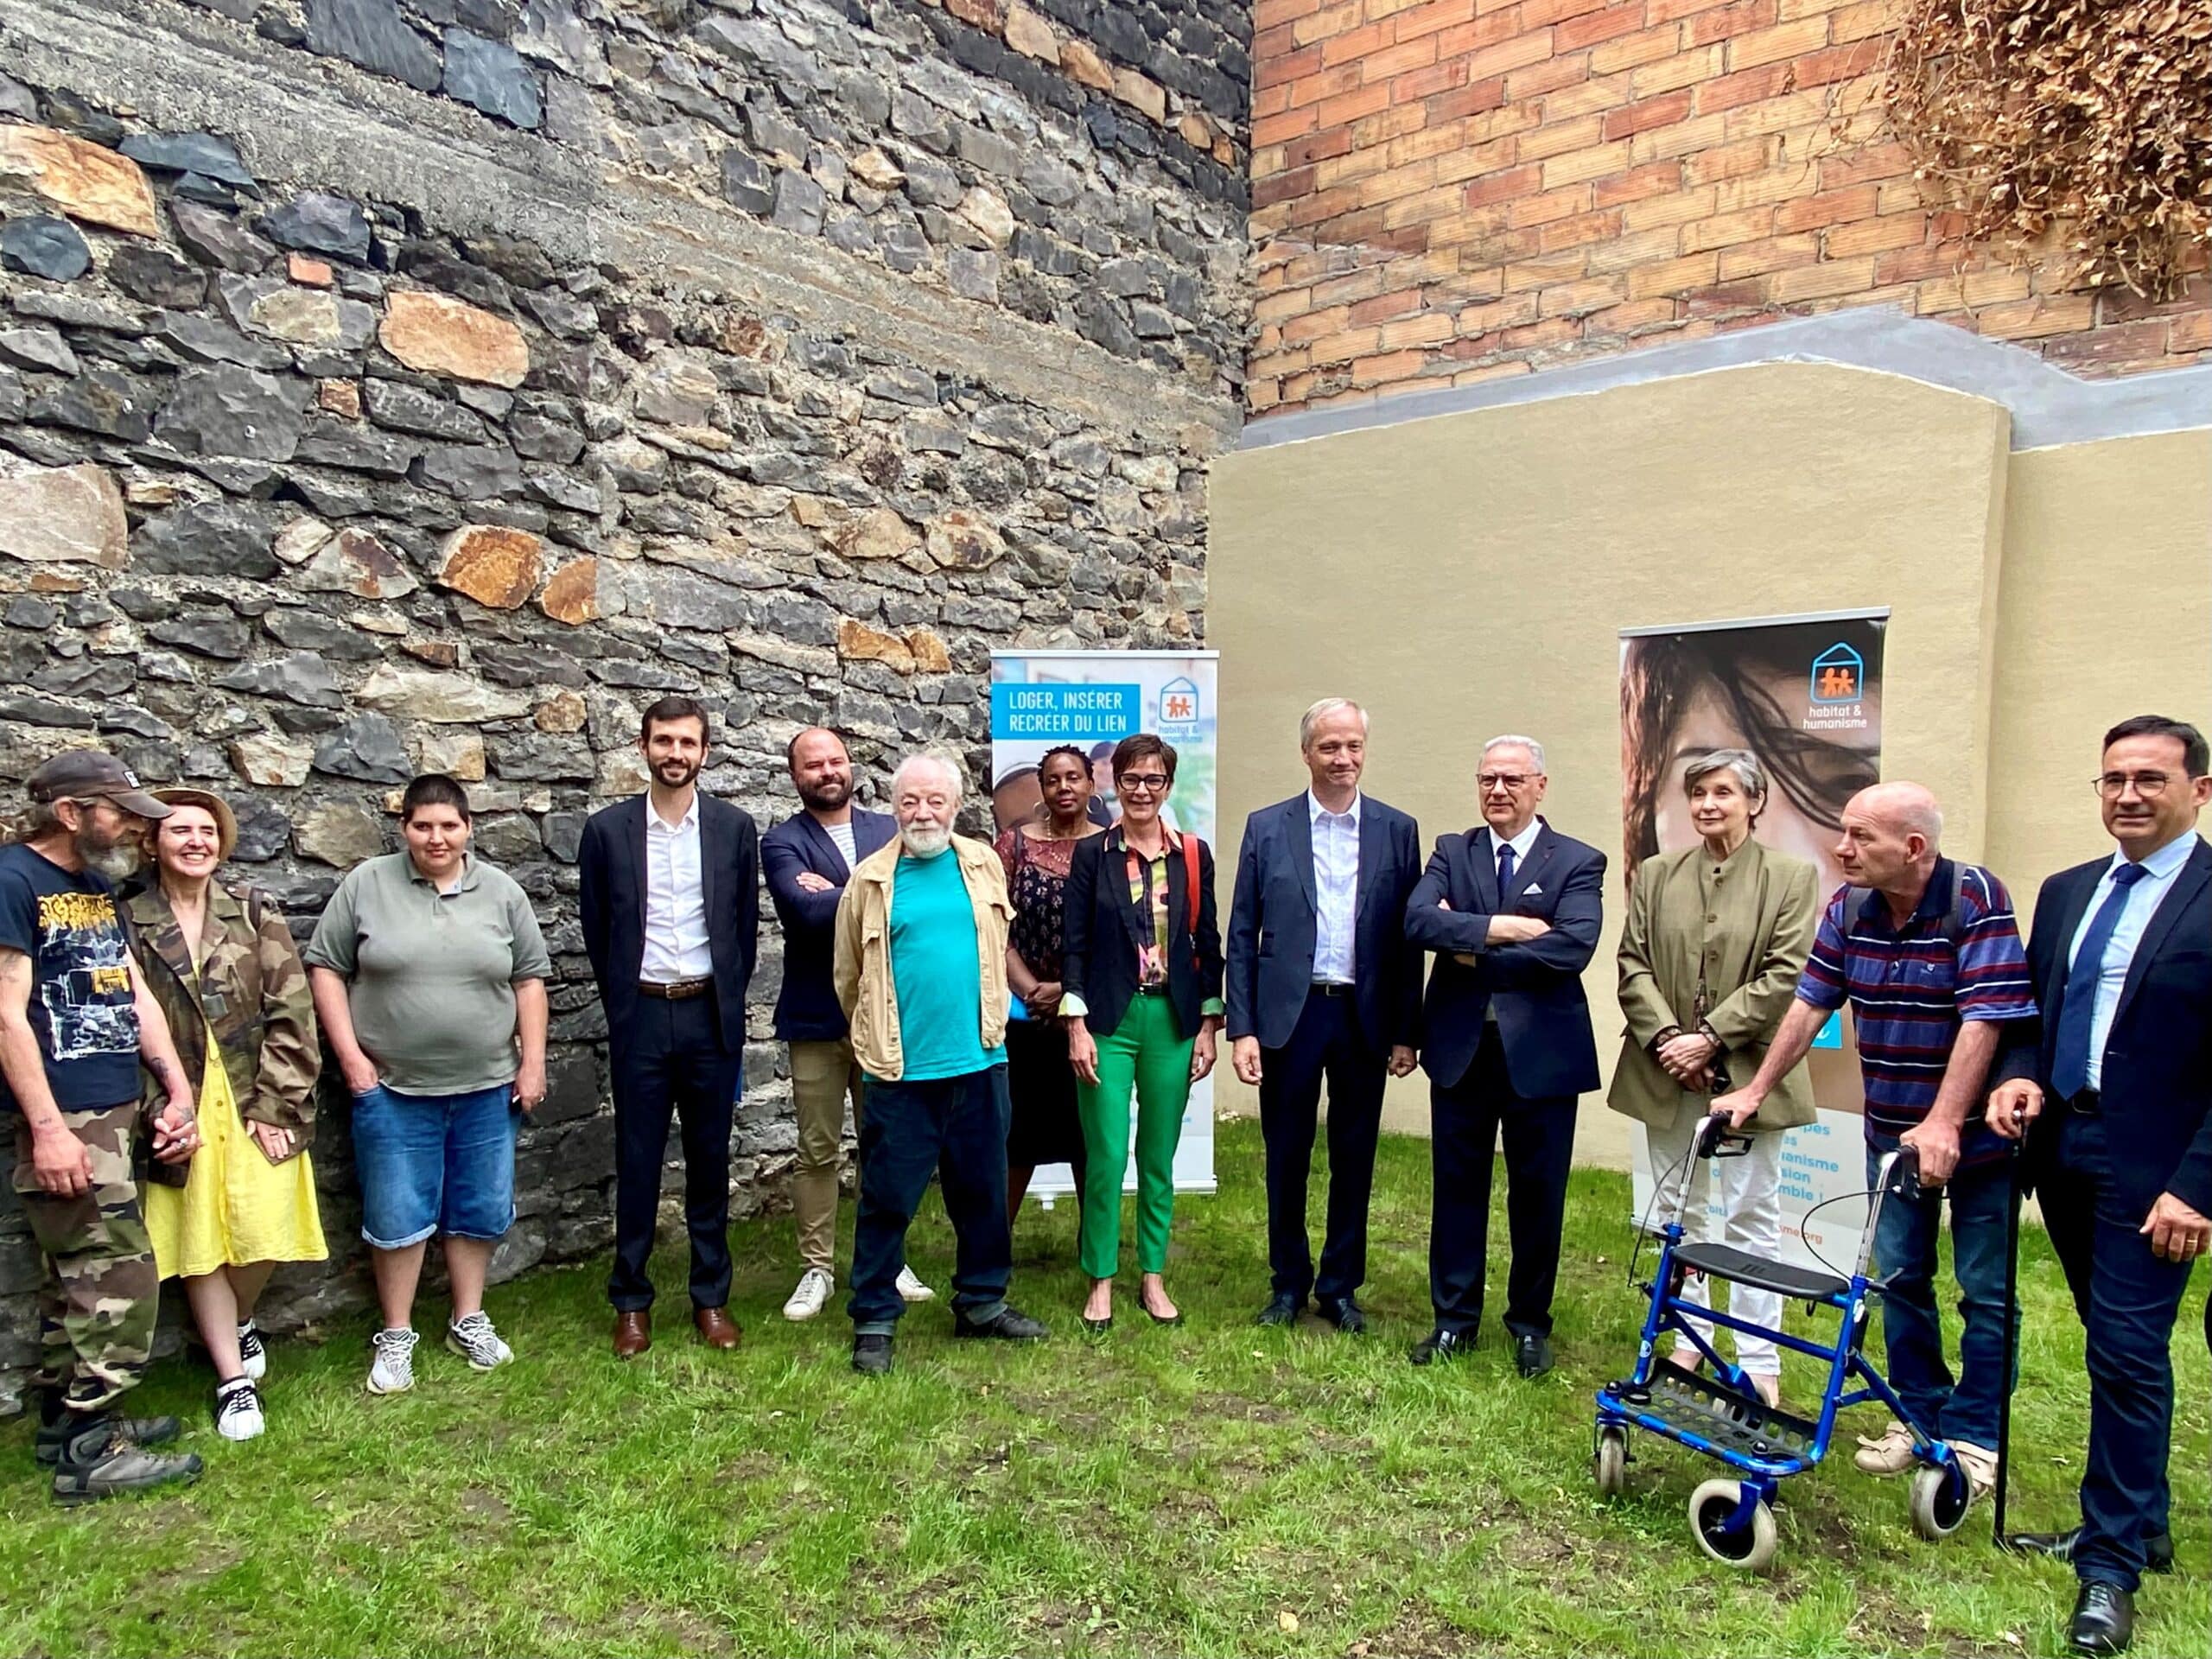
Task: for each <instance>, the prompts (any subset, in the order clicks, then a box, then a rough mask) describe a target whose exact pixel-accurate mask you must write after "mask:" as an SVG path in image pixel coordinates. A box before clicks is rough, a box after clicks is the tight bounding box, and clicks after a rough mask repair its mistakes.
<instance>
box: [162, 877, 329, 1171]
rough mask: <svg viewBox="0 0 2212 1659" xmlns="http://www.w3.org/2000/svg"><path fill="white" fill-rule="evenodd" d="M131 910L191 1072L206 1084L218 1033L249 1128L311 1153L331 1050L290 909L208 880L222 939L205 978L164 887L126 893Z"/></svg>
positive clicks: (211, 947)
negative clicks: (287, 1137) (289, 1137)
mask: <svg viewBox="0 0 2212 1659" xmlns="http://www.w3.org/2000/svg"><path fill="white" fill-rule="evenodd" d="M123 910H124V915H126V916H127V917H129V918H130V931H131V947H132V949H133V950H135V951H136V952H137V957H138V963H139V967H140V969H142V970H143V972H144V974H145V976H146V986H147V988H148V989H149V990H150V991H151V992H152V993H153V996H154V1000H155V1001H156V1002H158V1003H160V1004H161V1007H162V1014H165V1015H166V1016H168V1022H169V1034H170V1036H171V1037H172V1038H174V1039H175V1042H176V1052H177V1058H179V1059H180V1060H181V1061H182V1062H183V1063H184V1074H185V1076H187V1077H193V1078H197V1077H200V1073H201V1071H202V1070H203V1069H204V1068H205V1067H206V1065H207V1033H208V1032H209V1031H211V1030H212V1031H213V1033H214V1035H215V1041H216V1042H217V1044H218V1045H219V1046H220V1047H221V1049H222V1051H223V1063H224V1069H225V1071H227V1072H228V1073H229V1075H230V1080H231V1094H232V1097H233V1098H234V1099H236V1100H237V1102H238V1111H239V1113H240V1114H241V1115H242V1116H244V1117H245V1119H246V1121H247V1122H257V1123H273V1124H275V1125H277V1127H278V1128H286V1129H289V1130H291V1131H292V1134H293V1135H294V1136H295V1137H296V1140H297V1141H298V1144H299V1145H300V1146H301V1147H305V1146H306V1145H307V1144H308V1141H310V1140H311V1139H313V1138H314V1135H315V1078H316V1077H317V1076H318V1075H320V1073H321V1071H322V1049H321V1044H320V1042H319V1040H318V1039H317V1037H316V1034H315V1002H314V1000H313V998H312V997H310V996H309V995H308V975H307V969H305V968H304V967H302V965H301V963H300V953H299V951H298V950H297V949H296V947H295V946H294V945H293V944H292V935H291V931H290V930H289V928H287V927H286V926H285V925H284V918H283V912H280V911H279V910H278V909H277V906H275V905H273V904H270V902H269V901H268V900H267V899H264V897H263V896H262V895H261V894H260V893H255V892H253V891H251V889H247V890H245V891H243V892H238V893H234V892H232V890H231V889H230V888H228V887H224V886H223V885H222V884H221V883H220V882H219V881H218V882H210V883H208V886H207V926H208V928H209V929H210V930H211V931H213V935H214V937H213V939H212V941H211V942H210V943H209V944H207V951H206V956H205V960H204V963H203V966H202V969H201V971H200V974H199V975H197V976H195V975H194V973H193V971H192V957H191V953H190V952H189V951H188V950H186V949H185V945H184V931H183V929H181V928H180V927H179V926H178V925H177V922H176V918H175V916H174V915H173V914H171V912H170V911H169V901H168V898H167V897H166V896H165V895H164V894H163V893H162V890H161V888H160V887H159V886H158V885H155V886H152V887H135V888H132V889H130V891H128V892H126V893H125V894H124V899H123Z"/></svg>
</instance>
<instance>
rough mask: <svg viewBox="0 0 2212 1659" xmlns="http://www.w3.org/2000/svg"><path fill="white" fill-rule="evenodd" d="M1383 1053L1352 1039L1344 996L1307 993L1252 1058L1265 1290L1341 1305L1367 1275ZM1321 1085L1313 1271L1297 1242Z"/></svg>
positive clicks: (1351, 1012)
mask: <svg viewBox="0 0 2212 1659" xmlns="http://www.w3.org/2000/svg"><path fill="white" fill-rule="evenodd" d="M1388 1062H1389V1057H1388V1055H1387V1054H1383V1053H1378V1052H1375V1051H1374V1050H1372V1049H1370V1047H1369V1046H1368V1045H1367V1043H1366V1041H1365V1040H1364V1039H1363V1038H1362V1037H1361V1035H1360V1031H1359V1017H1358V1014H1357V1012H1356V1011H1355V1009H1354V1007H1353V1005H1352V999H1351V996H1350V995H1338V996H1326V995H1322V993H1321V991H1320V989H1319V987H1316V988H1314V989H1313V990H1312V991H1309V992H1308V993H1307V994H1306V1006H1305V1007H1304V1008H1302V1009H1300V1012H1299V1015H1298V1023H1297V1025H1296V1026H1294V1027H1292V1029H1291V1033H1290V1040H1289V1041H1288V1042H1287V1043H1286V1044H1284V1045H1283V1046H1281V1048H1269V1049H1262V1051H1261V1055H1260V1067H1261V1070H1260V1135H1261V1138H1262V1141H1264V1142H1265V1144H1266V1147H1267V1163H1268V1267H1269V1268H1272V1269H1273V1270H1274V1293H1275V1294H1276V1295H1278V1296H1291V1297H1294V1298H1296V1299H1297V1300H1299V1301H1300V1302H1303V1301H1304V1300H1306V1293H1307V1292H1309V1291H1311V1292H1312V1293H1313V1294H1314V1295H1315V1296H1316V1297H1317V1298H1318V1299H1319V1301H1320V1303H1321V1305H1322V1306H1324V1307H1330V1306H1334V1305H1335V1304H1337V1303H1338V1302H1341V1301H1343V1300H1345V1299H1346V1298H1347V1297H1349V1296H1351V1294H1353V1293H1354V1292H1355V1291H1357V1289H1358V1288H1359V1287H1360V1286H1361V1285H1362V1284H1363V1283H1364V1282H1365V1281H1366V1279H1367V1206H1368V1195H1369V1193H1370V1192H1371V1191H1372V1190H1373V1187H1374V1185H1375V1138H1376V1135H1377V1134H1378V1133H1379V1132H1380V1131H1381V1129H1382V1127H1383V1077H1384V1075H1385V1073H1386V1071H1387V1070H1388ZM1324 1082H1326V1083H1327V1084H1328V1088H1329V1218H1328V1224H1327V1230H1326V1231H1325V1233H1324V1234H1323V1236H1322V1241H1321V1273H1320V1276H1319V1279H1316V1278H1315V1277H1314V1274H1313V1252H1312V1251H1311V1249H1309V1248H1308V1246H1307V1243H1306V1180H1307V1178H1308V1176H1309V1175H1310V1174H1311V1173H1312V1170H1313V1136H1314V1131H1315V1128H1316V1125H1317V1122H1318V1120H1319V1112H1320V1106H1321V1085H1322V1084H1323V1083H1324Z"/></svg>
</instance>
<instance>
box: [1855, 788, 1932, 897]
mask: <svg viewBox="0 0 2212 1659" xmlns="http://www.w3.org/2000/svg"><path fill="white" fill-rule="evenodd" d="M1942 839H1943V814H1942V809H1940V808H1939V807H1937V805H1936V797H1935V796H1934V795H1933V794H1931V793H1929V791H1928V790H1926V789H1924V788H1923V787H1922V786H1921V785H1918V784H1904V783H1898V784H1876V785H1874V786H1873V787H1872V788H1871V789H1862V790H1860V791H1859V792H1858V793H1857V794H1856V795H1854V796H1853V797H1852V798H1851V802H1850V804H1849V805H1847V806H1846V807H1845V808H1844V809H1843V834H1842V836H1841V838H1840V840H1838V841H1837V842H1836V847H1835V861H1836V862H1837V863H1838V864H1839V865H1840V866H1842V868H1843V874H1844V877H1845V879H1846V880H1848V881H1850V882H1851V883H1852V884H1853V886H1854V887H1872V888H1874V889H1875V890H1876V891H1877V892H1878V893H1881V894H1882V895H1883V896H1884V897H1885V898H1886V899H1888V900H1889V901H1890V905H1891V909H1892V910H1893V911H1894V912H1895V913H1896V914H1897V915H1898V916H1909V915H1910V914H1911V913H1912V911H1913V909H1914V907H1915V906H1917V905H1918V904H1919V903H1920V895H1921V894H1922V893H1925V892H1926V891H1927V890H1928V878H1929V876H1931V875H1933V874H1935V872H1936V848H1937V846H1938V844H1939V843H1940V842H1942Z"/></svg>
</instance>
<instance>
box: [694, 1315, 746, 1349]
mask: <svg viewBox="0 0 2212 1659" xmlns="http://www.w3.org/2000/svg"><path fill="white" fill-rule="evenodd" d="M691 1323H692V1324H694V1325H697V1326H698V1327H699V1340H700V1341H702V1342H703V1343H705V1344H707V1346H708V1347H709V1348H734V1347H736V1346H737V1344H738V1339H739V1338H741V1337H743V1336H744V1334H745V1332H742V1331H741V1330H739V1329H738V1328H737V1321H736V1320H735V1319H732V1318H730V1316H729V1310H728V1308H726V1307H695V1308H693V1309H692V1310H691Z"/></svg>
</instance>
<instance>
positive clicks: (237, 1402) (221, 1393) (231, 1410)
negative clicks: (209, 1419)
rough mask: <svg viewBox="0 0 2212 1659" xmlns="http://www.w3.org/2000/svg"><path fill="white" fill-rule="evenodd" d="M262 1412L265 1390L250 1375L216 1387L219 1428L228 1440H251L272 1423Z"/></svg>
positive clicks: (216, 1418)
mask: <svg viewBox="0 0 2212 1659" xmlns="http://www.w3.org/2000/svg"><path fill="white" fill-rule="evenodd" d="M268 1426H269V1425H268V1423H267V1422H266V1421H264V1419H263V1417H262V1414H261V1390H260V1389H257V1388H255V1387H254V1386H253V1379H252V1378H251V1377H250V1376H245V1377H239V1378H238V1379H237V1380H236V1381H234V1382H230V1383H223V1384H221V1385H219V1387H218V1388H217V1389H216V1390H215V1432H216V1433H218V1434H220V1435H221V1436H222V1437H223V1438H224V1439H225V1440H253V1439H254V1438H256V1437H257V1435H259V1434H260V1433H261V1431H262V1430H263V1429H264V1428H266V1427H268Z"/></svg>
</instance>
